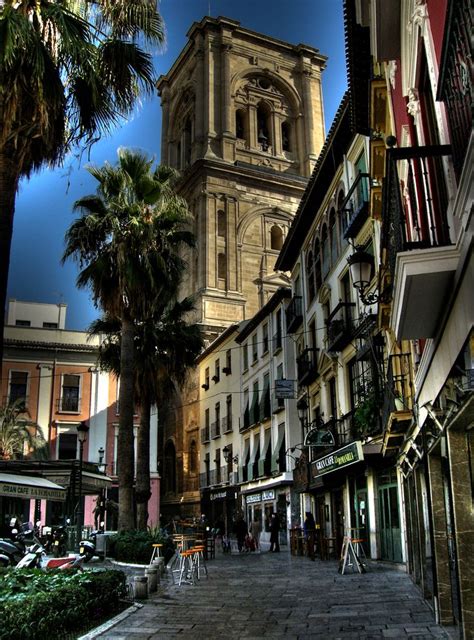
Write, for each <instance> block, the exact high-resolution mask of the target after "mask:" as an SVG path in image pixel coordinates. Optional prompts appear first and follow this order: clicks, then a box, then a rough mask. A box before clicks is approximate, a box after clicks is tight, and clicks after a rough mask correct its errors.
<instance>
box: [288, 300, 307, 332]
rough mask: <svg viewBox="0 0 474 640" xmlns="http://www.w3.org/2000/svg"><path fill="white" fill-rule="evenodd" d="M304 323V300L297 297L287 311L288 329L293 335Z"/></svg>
mask: <svg viewBox="0 0 474 640" xmlns="http://www.w3.org/2000/svg"><path fill="white" fill-rule="evenodd" d="M302 322H303V298H302V297H301V296H298V295H295V296H293V297H292V299H291V301H290V304H289V305H288V307H287V309H286V327H287V330H288V331H289V332H290V333H291V332H294V331H296V329H297V328H298V327H299V326H300V325H301V323H302Z"/></svg>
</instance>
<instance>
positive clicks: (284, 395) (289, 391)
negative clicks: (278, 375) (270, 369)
mask: <svg viewBox="0 0 474 640" xmlns="http://www.w3.org/2000/svg"><path fill="white" fill-rule="evenodd" d="M274 384H275V398H279V399H280V400H281V399H283V400H285V399H286V400H288V399H289V400H292V399H294V398H296V395H295V381H294V380H285V379H280V380H275V382H274Z"/></svg>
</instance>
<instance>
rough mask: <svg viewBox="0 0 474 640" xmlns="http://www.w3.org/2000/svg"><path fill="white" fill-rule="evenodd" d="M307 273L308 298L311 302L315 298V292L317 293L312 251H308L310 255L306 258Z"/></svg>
mask: <svg viewBox="0 0 474 640" xmlns="http://www.w3.org/2000/svg"><path fill="white" fill-rule="evenodd" d="M306 275H307V278H308V298H309V301H310V302H311V300H312V299H313V298H314V294H315V293H316V291H315V288H314V259H313V252H312V251H310V252H309V253H308V257H307V259H306Z"/></svg>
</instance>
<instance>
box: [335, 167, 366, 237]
mask: <svg viewBox="0 0 474 640" xmlns="http://www.w3.org/2000/svg"><path fill="white" fill-rule="evenodd" d="M369 201H370V176H369V174H368V173H359V175H358V176H357V178H356V179H355V180H354V183H353V184H352V186H351V188H350V189H349V191H348V193H347V195H346V197H345V198H344V201H343V202H342V204H341V209H340V212H341V215H342V224H343V229H344V232H343V233H344V238H355V237H356V235H357V234H358V233H359V231H360V230H361V229H362V226H363V224H364V222H365V221H366V220H367V217H368V215H369Z"/></svg>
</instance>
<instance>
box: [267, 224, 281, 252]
mask: <svg viewBox="0 0 474 640" xmlns="http://www.w3.org/2000/svg"><path fill="white" fill-rule="evenodd" d="M270 246H271V248H272V249H273V250H274V251H280V250H281V248H282V246H283V231H282V229H281V227H279V226H278V225H277V224H274V225H273V227H272V228H271V229H270Z"/></svg>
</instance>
